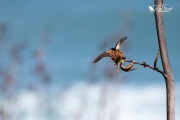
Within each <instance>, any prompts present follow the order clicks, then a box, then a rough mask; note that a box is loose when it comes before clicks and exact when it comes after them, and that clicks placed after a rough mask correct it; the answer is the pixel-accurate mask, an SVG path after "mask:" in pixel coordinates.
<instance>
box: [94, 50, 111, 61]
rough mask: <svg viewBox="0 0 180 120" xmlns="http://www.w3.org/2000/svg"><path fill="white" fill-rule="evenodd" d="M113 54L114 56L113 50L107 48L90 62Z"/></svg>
mask: <svg viewBox="0 0 180 120" xmlns="http://www.w3.org/2000/svg"><path fill="white" fill-rule="evenodd" d="M113 56H114V51H113V50H107V51H105V52H103V53H102V54H100V55H99V56H98V57H97V58H96V59H95V60H94V61H93V62H92V63H96V62H98V61H99V60H101V59H102V58H104V57H113Z"/></svg>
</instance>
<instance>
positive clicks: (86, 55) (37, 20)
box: [0, 1, 180, 84]
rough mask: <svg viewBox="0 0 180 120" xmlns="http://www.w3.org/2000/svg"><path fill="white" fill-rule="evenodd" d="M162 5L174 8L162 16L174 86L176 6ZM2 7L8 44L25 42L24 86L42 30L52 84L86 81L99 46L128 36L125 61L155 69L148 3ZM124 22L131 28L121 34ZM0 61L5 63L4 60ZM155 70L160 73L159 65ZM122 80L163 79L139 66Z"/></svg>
mask: <svg viewBox="0 0 180 120" xmlns="http://www.w3.org/2000/svg"><path fill="white" fill-rule="evenodd" d="M166 4H167V7H173V10H172V11H171V12H169V13H164V26H165V35H166V38H167V47H168V52H169V59H170V63H171V67H172V71H173V75H174V79H175V81H176V82H178V81H179V77H178V73H179V72H178V68H179V67H180V64H179V62H178V61H179V60H180V57H179V55H178V51H179V50H180V48H179V44H180V41H179V40H178V38H179V37H178V33H179V32H178V31H179V28H180V24H179V20H180V17H179V8H178V5H179V2H177V1H176V2H168V1H167V3H166ZM0 6H1V7H0V9H1V10H0V14H1V18H0V21H1V22H5V23H7V25H8V33H7V36H8V37H7V38H6V41H5V43H6V45H7V44H8V45H11V44H12V43H16V42H18V41H21V40H27V43H28V47H27V49H26V50H25V52H23V55H24V56H25V62H24V63H23V65H21V69H20V70H19V75H20V76H19V79H20V80H22V81H23V82H26V81H29V80H31V79H32V78H31V73H29V71H30V70H29V69H32V66H33V59H31V54H32V51H33V50H34V49H36V48H39V47H40V43H41V42H40V41H41V39H42V36H43V30H44V29H46V28H48V29H49V32H48V37H49V40H50V42H49V43H48V44H47V45H46V47H45V52H46V57H45V58H44V61H45V62H46V64H47V65H48V69H49V71H51V76H52V80H53V81H54V83H59V84H60V83H62V82H63V83H64V82H65V83H66V82H67V83H68V82H71V81H76V80H85V79H86V75H87V74H88V73H89V72H90V71H89V70H88V69H89V67H88V66H90V65H93V64H91V62H92V60H93V59H94V58H95V57H96V56H97V55H98V54H100V53H101V52H103V50H102V51H100V50H99V51H98V48H97V47H98V44H99V42H100V41H102V40H103V39H106V38H107V37H109V36H117V35H118V34H121V36H127V37H128V39H127V41H126V42H128V44H130V47H129V48H128V49H126V50H125V52H124V53H125V56H127V57H129V58H133V59H134V60H137V61H139V62H141V61H146V62H147V63H149V64H151V65H153V60H154V57H155V55H156V53H157V50H158V44H157V43H158V42H157V35H156V28H155V21H154V14H153V13H151V12H150V11H149V9H148V6H153V2H151V1H145V2H144V4H141V3H140V4H139V5H137V4H134V3H129V2H127V1H126V2H125V1H112V2H103V3H102V2H100V1H91V2H90V1H86V2H85V1H73V2H69V1H68V2H67V1H53V2H50V3H48V1H41V2H40V1H39V2H37V1H31V2H27V1H26V2H25V1H24V2H22V1H21V2H20V1H16V2H10V1H1V5H0ZM126 21H129V22H130V24H132V25H131V27H132V28H130V30H128V31H126V32H121V31H123V24H124V23H126ZM124 31H125V30H124ZM112 38H113V37H112ZM119 38H120V37H119ZM119 38H116V39H117V40H114V41H118V39H119ZM113 39H114V38H113ZM114 44H115V42H112V43H111V44H110V45H108V46H109V48H110V47H112V46H114ZM3 49H4V48H1V50H3ZM4 54H6V53H3V52H2V51H1V55H4ZM2 61H3V62H4V63H6V60H5V59H3V60H2ZM103 61H105V60H103ZM107 62H109V61H107ZM98 64H100V65H102V63H98ZM98 64H97V66H98ZM158 66H159V67H160V68H162V67H161V63H160V62H158ZM99 72H101V71H99ZM123 75H125V76H127V77H128V78H129V80H130V82H132V84H136V83H137V84H139V83H156V82H158V83H162V82H163V80H162V81H160V80H159V79H163V77H162V76H161V75H160V74H158V73H156V72H154V71H152V70H146V69H144V68H142V67H139V68H138V70H136V71H133V72H129V73H123ZM134 79H135V80H134ZM137 80H138V81H137Z"/></svg>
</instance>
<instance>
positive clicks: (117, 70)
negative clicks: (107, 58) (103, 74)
mask: <svg viewBox="0 0 180 120" xmlns="http://www.w3.org/2000/svg"><path fill="white" fill-rule="evenodd" d="M119 64H120V63H117V64H115V65H117V69H116V73H118V72H119Z"/></svg>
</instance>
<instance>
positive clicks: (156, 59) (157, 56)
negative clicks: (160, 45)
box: [154, 50, 160, 68]
mask: <svg viewBox="0 0 180 120" xmlns="http://www.w3.org/2000/svg"><path fill="white" fill-rule="evenodd" d="M159 54H160V51H159V50H158V53H157V55H156V58H155V60H154V68H156V65H157V61H158V58H159Z"/></svg>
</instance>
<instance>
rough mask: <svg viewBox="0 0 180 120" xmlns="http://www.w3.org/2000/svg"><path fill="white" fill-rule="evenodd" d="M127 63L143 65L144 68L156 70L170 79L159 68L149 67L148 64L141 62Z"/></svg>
mask: <svg viewBox="0 0 180 120" xmlns="http://www.w3.org/2000/svg"><path fill="white" fill-rule="evenodd" d="M125 62H133V63H134V64H138V65H141V66H143V67H144V68H150V69H152V70H155V71H157V72H159V73H161V74H162V75H163V77H165V78H166V77H168V76H167V75H166V74H165V73H164V72H163V71H162V70H160V69H159V68H157V67H152V66H150V65H148V64H147V63H146V62H142V63H140V62H136V61H134V60H126V61H125Z"/></svg>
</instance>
